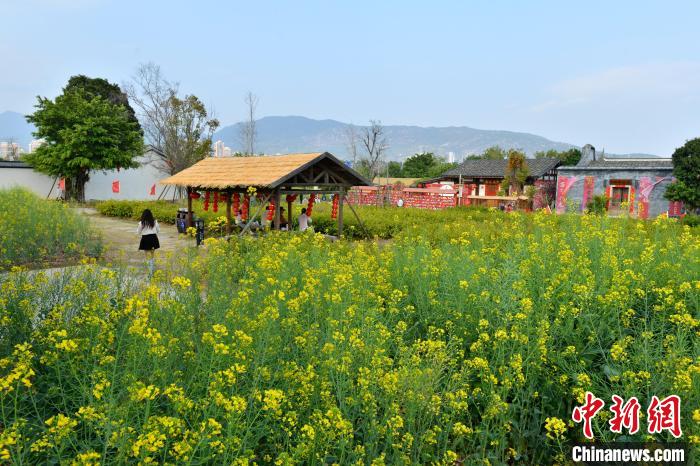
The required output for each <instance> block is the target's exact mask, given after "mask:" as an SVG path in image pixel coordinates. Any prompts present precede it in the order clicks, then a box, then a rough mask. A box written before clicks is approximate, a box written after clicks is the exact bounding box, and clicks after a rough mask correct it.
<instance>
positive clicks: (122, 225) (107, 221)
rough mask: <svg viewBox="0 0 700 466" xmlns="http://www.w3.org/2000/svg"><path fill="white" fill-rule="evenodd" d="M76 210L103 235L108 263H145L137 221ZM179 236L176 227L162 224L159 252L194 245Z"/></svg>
mask: <svg viewBox="0 0 700 466" xmlns="http://www.w3.org/2000/svg"><path fill="white" fill-rule="evenodd" d="M75 210H76V211H77V212H79V213H80V214H82V215H85V216H87V217H88V218H89V219H90V223H92V225H93V226H94V227H95V228H97V229H98V230H99V231H100V232H101V233H102V237H103V238H104V242H105V253H104V256H105V259H106V260H107V261H115V260H123V261H126V262H128V263H130V264H137V263H138V264H142V263H143V261H144V253H143V252H142V251H139V250H138V248H139V239H140V238H139V236H138V235H137V234H136V226H137V222H136V221H134V220H125V219H121V218H114V217H105V216H104V215H100V213H99V212H97V210H95V209H92V208H86V207H79V208H76V209H75ZM178 236H179V235H178V233H177V229H176V228H175V225H169V224H161V225H160V233H159V234H158V240H159V241H160V250H159V252H160V253H161V254H163V253H165V252H168V251H175V250H177V249H179V248H184V247H187V246H191V245H193V244H194V240H192V239H184V238H179V237H178Z"/></svg>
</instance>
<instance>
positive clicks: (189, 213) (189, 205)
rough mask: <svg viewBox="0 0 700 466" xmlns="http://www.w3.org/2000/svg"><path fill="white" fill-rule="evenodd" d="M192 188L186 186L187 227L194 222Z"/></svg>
mask: <svg viewBox="0 0 700 466" xmlns="http://www.w3.org/2000/svg"><path fill="white" fill-rule="evenodd" d="M190 194H192V189H191V188H190V187H189V186H188V187H187V228H189V227H191V226H192V225H193V224H194V222H193V221H192V197H191V196H190Z"/></svg>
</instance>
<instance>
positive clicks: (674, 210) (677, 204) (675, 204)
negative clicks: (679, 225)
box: [668, 201, 683, 217]
mask: <svg viewBox="0 0 700 466" xmlns="http://www.w3.org/2000/svg"><path fill="white" fill-rule="evenodd" d="M682 212H683V203H682V202H681V201H670V202H669V203H668V216H669V217H680V216H681V214H682Z"/></svg>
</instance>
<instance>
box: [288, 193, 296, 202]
mask: <svg viewBox="0 0 700 466" xmlns="http://www.w3.org/2000/svg"><path fill="white" fill-rule="evenodd" d="M296 200H297V195H296V194H287V202H294V201H296Z"/></svg>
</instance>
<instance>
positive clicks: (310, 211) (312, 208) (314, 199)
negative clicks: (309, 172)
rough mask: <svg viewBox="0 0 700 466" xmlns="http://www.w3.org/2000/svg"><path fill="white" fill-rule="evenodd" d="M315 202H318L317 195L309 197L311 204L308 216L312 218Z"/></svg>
mask: <svg viewBox="0 0 700 466" xmlns="http://www.w3.org/2000/svg"><path fill="white" fill-rule="evenodd" d="M314 202H316V195H315V194H312V195H310V196H309V204H308V205H307V206H306V215H307V216H308V217H311V213H312V212H313V210H314Z"/></svg>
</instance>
